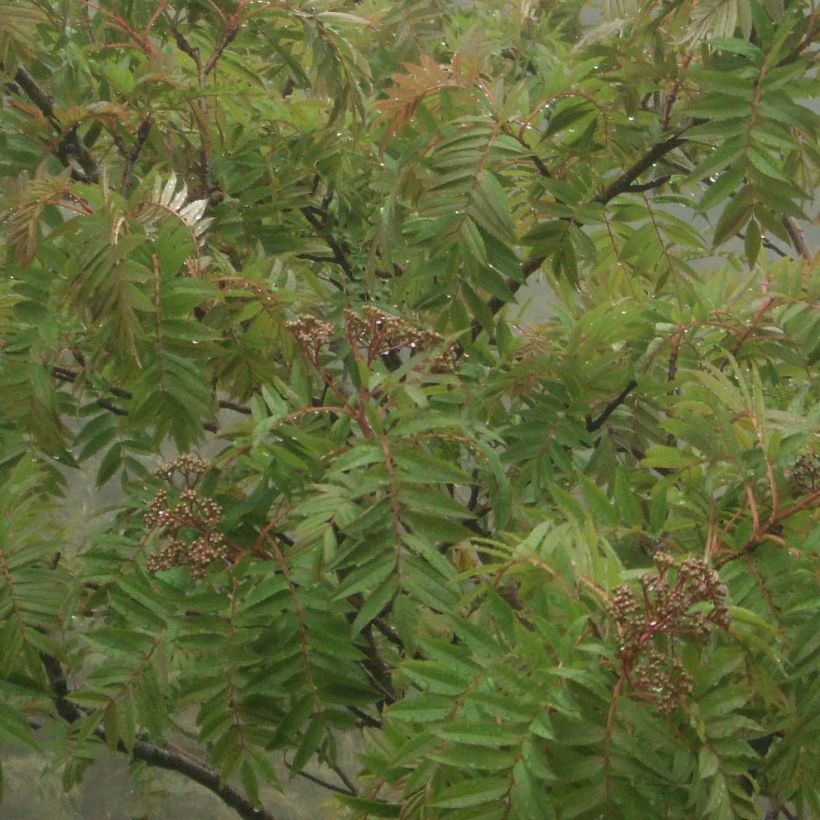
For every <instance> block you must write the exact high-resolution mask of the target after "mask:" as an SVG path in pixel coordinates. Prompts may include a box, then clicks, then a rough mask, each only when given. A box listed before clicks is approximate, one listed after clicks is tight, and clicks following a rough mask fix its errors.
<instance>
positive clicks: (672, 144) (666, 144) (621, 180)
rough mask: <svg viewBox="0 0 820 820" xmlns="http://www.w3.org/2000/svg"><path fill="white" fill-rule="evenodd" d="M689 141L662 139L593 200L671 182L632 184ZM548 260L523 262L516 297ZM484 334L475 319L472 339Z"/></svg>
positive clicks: (513, 286)
mask: <svg viewBox="0 0 820 820" xmlns="http://www.w3.org/2000/svg"><path fill="white" fill-rule="evenodd" d="M685 143H686V140H685V139H683V138H682V137H680V136H679V135H676V136H674V137H670V138H669V139H666V140H664V141H663V142H659V143H658V144H657V145H655V146H653V147H652V148H651V149H650V150H649V151H648V152H647V153H646V154H644V156H643V157H641V158H640V159H639V160H638V161H637V162H636V163H635V164H634V165H632V166H631V167H630V168H628V169H627V170H626V171H624V172H623V173H622V174H621V176H619V177H618V179H616V180H615V181H614V182H613V183H612V184H611V185H610V186H609V187H608V188H606V189H605V190H604V191H603V192H602V193H600V194H598V196H596V197H594V198H593V200H592V201H593V202H598V203H600V204H601V205H606V204H607V203H608V202H609V201H610V200H612V199H614V198H615V197H616V196H619V195H620V194H627V193H634V192H636V191H638V192H639V191H644V190H648V189H650V188H655V187H658V186H660V185H662V184H665V183H666V182H668V181H669V177H668V176H665V177H661V178H659V179H658V180H652V181H651V182H648V183H644V184H643V185H633V183H634V182H635V180H636V179H637V178H638V177H639V176H640V175H641V174H642V173H643V172H644V171H646V170H647V169H648V168H651V167H652V165H653V164H654V163H656V162H657V161H658V160H659V159H661V158H662V157H664V156H665V155H666V154H668V153H669V152H670V151H674V150H675V148H678V147H680V146H681V145H684V144H685ZM572 221H573V223H574V224H576V225H577V224H579V223H578V222H577V221H575V220H572ZM545 259H546V257H545V256H530V257H528V258H527V259H525V260H524V261H523V262H522V263H521V273H522V278H521V280H520V281H511V282H508V283H507V286H508V287H509V289H510V294H511V296H514V295H515V294H516V293H517V292H518V290H519V289H520V288H521V286H522V285H523V284H524V283H525V282H526V281H527V279H528V278H529V277H530V276H531V275H532V274H533V273H535V272H536V271H537V270H538V268H540V267H541V265H542V264H543V263H544V260H545ZM509 301H510V300H506V301H505V300H503V299H499V298H498V297H497V296H493V297H492V299H490V301H489V302H488V303H487V307H488V308H489V309H490V313H492V314H493V315H495V314H496V313H498V311H499V310H501V308H503V307H504V305H506V304H507V303H508V302H509ZM480 333H481V325H480V324H479V323H478V322H477V321H475V320H474V321H473V324H472V337H473V339H476V338H478V335H479V334H480Z"/></svg>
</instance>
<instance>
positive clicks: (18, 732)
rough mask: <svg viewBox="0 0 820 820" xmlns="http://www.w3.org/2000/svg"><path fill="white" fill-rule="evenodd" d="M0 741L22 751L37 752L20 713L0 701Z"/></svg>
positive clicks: (30, 733) (25, 721) (24, 719)
mask: <svg viewBox="0 0 820 820" xmlns="http://www.w3.org/2000/svg"><path fill="white" fill-rule="evenodd" d="M0 739H2V740H3V741H4V742H5V743H11V744H12V745H14V746H19V747H21V748H23V749H29V750H31V751H37V748H38V747H37V743H36V742H35V740H34V735H33V734H32V732H31V729H30V728H29V725H28V722H27V720H26V718H25V717H24V715H23V713H22V712H19V711H17V709H15V708H14V707H13V706H11V705H10V704H8V703H4V702H3V701H2V700H0Z"/></svg>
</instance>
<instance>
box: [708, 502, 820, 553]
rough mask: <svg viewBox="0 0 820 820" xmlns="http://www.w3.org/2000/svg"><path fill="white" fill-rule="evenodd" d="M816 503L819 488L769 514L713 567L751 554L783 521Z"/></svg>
mask: <svg viewBox="0 0 820 820" xmlns="http://www.w3.org/2000/svg"><path fill="white" fill-rule="evenodd" d="M818 503H820V490H815V491H814V492H813V493H811V495H807V496H806V497H805V498H803V499H801V500H800V501H798V502H796V503H794V504H792V505H791V507H787V508H786V509H785V510H781V511H780V512H779V513H776V514H774V515H772V516H770V518H769V520H768V521H767V522H766V523H765V524H764V525H763V526H762V527H756V528H755V531H754V532H753V533H752V534H751V536H750V537H749V539H748V540H747V541H746V543H745V544H743V546H742V547H739V548H738V549H736V550H733V551H732V552H730V553H728V554H726V555H724V556H723V557H721V558H718V559H717V560H716V561H715V569H720V568H721V567H723V566H725V565H726V564H728V563H730V562H731V561H736V560H737V559H738V558H743V557H744V556H746V555H751V554H752V553H753V552H754V551H755V550H756V549H757V548H758V547H759V546H760V545H761V544H762V543H763V542H764V541H768V540H769V538H770V536H773V535H774V534H775V532H774V531H775V530H776V529H777V527H778V526H779V525H780V524H781V523H782V522H783V521H785V520H786V519H787V518H789V517H790V516H792V515H794V514H795V513H798V512H800V511H801V510H807V509H810V508H812V507H815V506H817V504H818Z"/></svg>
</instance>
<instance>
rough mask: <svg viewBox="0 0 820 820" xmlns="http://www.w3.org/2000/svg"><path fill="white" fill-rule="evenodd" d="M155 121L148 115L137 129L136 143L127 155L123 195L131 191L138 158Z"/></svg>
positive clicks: (123, 176) (123, 177)
mask: <svg viewBox="0 0 820 820" xmlns="http://www.w3.org/2000/svg"><path fill="white" fill-rule="evenodd" d="M152 125H153V122H152V121H151V118H150V117H146V118H145V119H144V120H143V121H142V122H141V123H140V126H139V128H138V129H137V137H136V139H135V140H134V145H133V146H132V148H131V150H130V151H129V152H128V153H127V154H126V155H125V171H124V172H123V175H122V195H123V196H128V194H129V193H130V191H131V185H132V183H133V179H134V165H136V162H137V158H138V157H139V155H140V151H142V146H143V145H145V142H146V140H147V139H148V135H149V134H150V133H151V126H152Z"/></svg>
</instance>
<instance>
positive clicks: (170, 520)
mask: <svg viewBox="0 0 820 820" xmlns="http://www.w3.org/2000/svg"><path fill="white" fill-rule="evenodd" d="M209 468H210V465H209V463H208V462H207V461H205V460H204V459H201V458H198V457H196V456H190V455H184V456H180V457H179V458H176V459H174V460H173V461H171V462H169V463H168V464H163V465H162V466H160V467H159V469H157V475H158V476H160V478H164V479H165V480H166V481H167V482H168V483H169V484H171V485H172V487H173V486H174V479H175V478H179V479H181V482H182V484H183V487H182V489H181V490H178V491H176V492H174V497H175V500H176V503H172V501H171V497H170V496H169V493H168V491H167V490H159V491H158V492H157V494H156V495H155V496H154V498H153V499H152V501H151V503H150V504H149V505H148V507H147V508H146V510H145V514H144V521H145V525H146V526H147V527H149V528H151V529H157V530H159V540H160V544H161V546H160V547H159V549H157V550H156V551H155V552H153V553H152V554H151V555H150V556H149V557H148V571H149V572H151V573H154V572H158V571H159V570H163V569H170V568H171V567H179V566H187V567H190V568H191V574H192V575H193V576H194V578H202V577H203V576H204V575H205V572H206V570H207V569H208V567H209V566H210V565H211V564H213V563H214V562H215V561H222V560H224V559H225V558H226V557H227V555H228V544H227V542H226V541H225V537H224V536H223V535H222V533H221V532H220V531H219V525H220V524H221V523H222V507H220V506H219V504H217V503H216V501H214V500H213V499H212V498H207V497H206V496H203V495H201V494H200V493H199V492H198V491H197V485H198V484H199V482H200V480H201V479H202V477H203V476H204V475H205V473H206V472H207V471H208V469H209Z"/></svg>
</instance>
